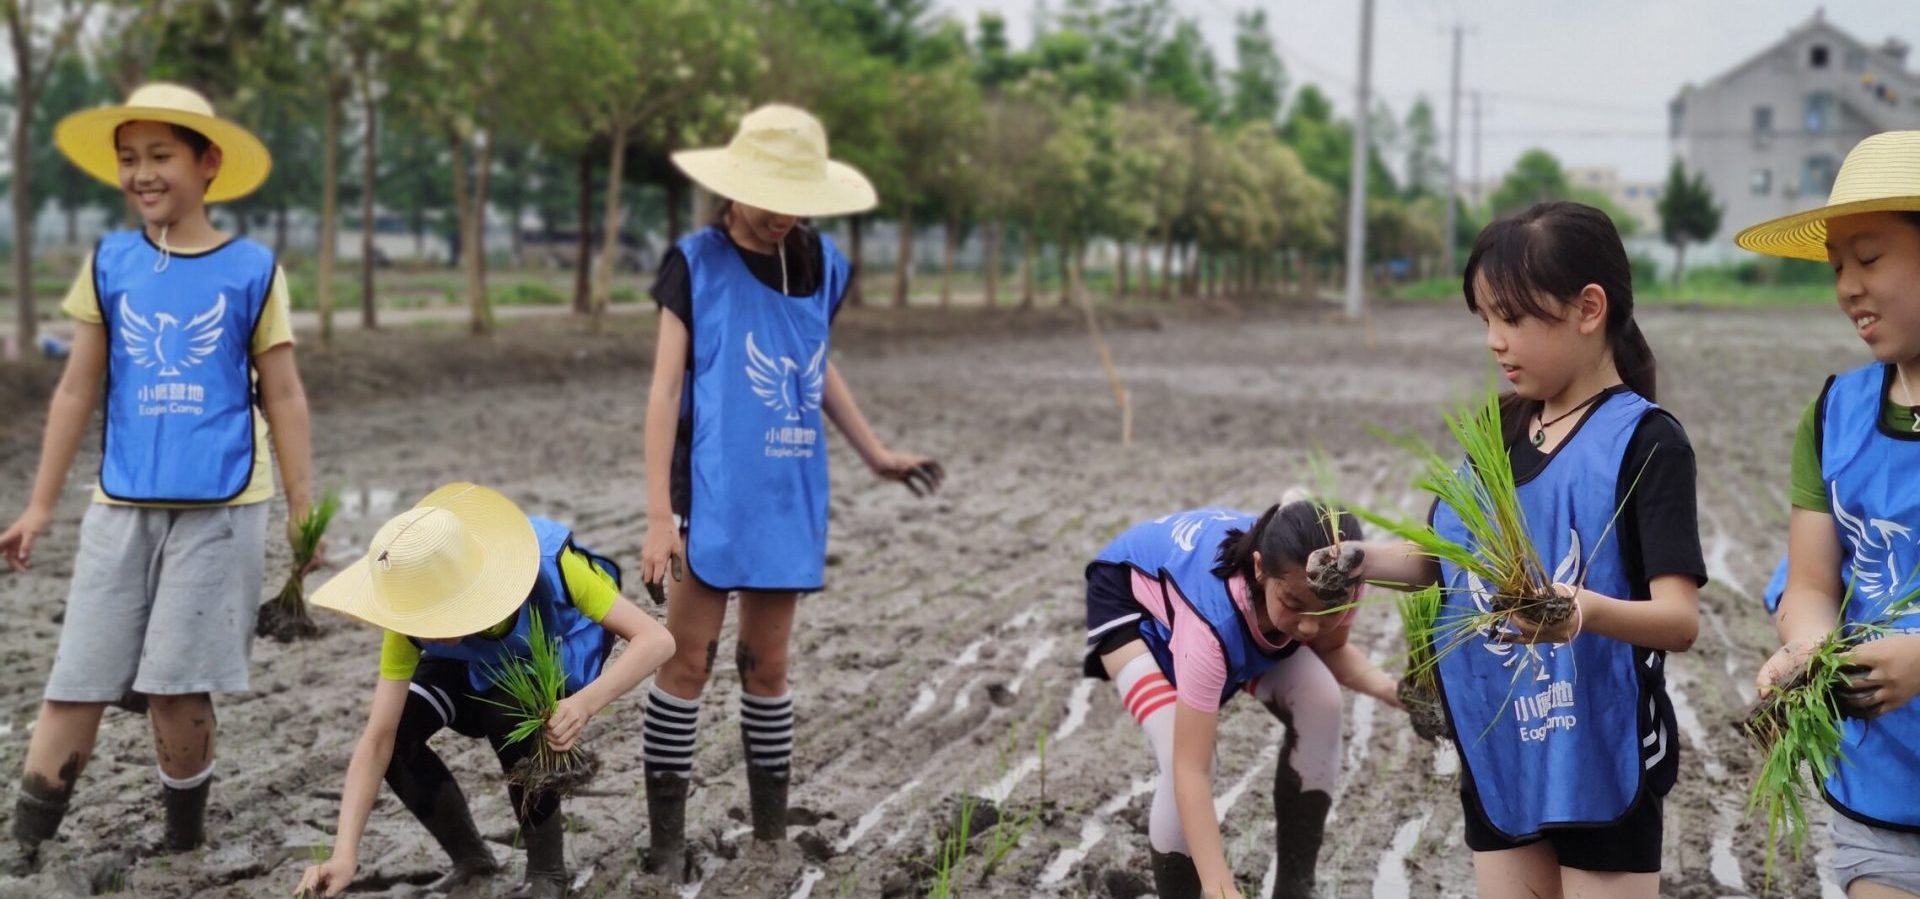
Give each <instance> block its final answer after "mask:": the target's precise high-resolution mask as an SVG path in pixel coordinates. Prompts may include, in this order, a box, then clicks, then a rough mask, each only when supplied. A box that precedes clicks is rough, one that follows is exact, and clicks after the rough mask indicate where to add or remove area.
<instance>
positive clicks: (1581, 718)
mask: <svg viewBox="0 0 1920 899" xmlns="http://www.w3.org/2000/svg"><path fill="white" fill-rule="evenodd" d="M1653 408H1655V407H1654V406H1653V404H1652V403H1650V402H1648V401H1647V400H1645V399H1643V398H1642V397H1640V396H1639V395H1638V394H1635V393H1632V392H1630V391H1625V390H1623V391H1620V392H1617V393H1615V394H1613V395H1612V396H1609V397H1608V398H1607V399H1605V400H1603V401H1602V402H1601V403H1600V405H1599V406H1598V407H1596V408H1595V409H1594V411H1593V412H1592V413H1590V414H1589V417H1588V418H1587V419H1586V420H1585V421H1584V422H1583V423H1582V424H1581V425H1580V426H1579V427H1578V428H1577V429H1576V430H1575V431H1574V433H1573V434H1572V435H1570V436H1569V437H1568V438H1567V439H1566V441H1565V442H1564V443H1562V444H1561V446H1560V447H1559V448H1558V449H1557V450H1555V452H1554V454H1553V457H1552V458H1551V459H1549V460H1548V461H1547V462H1546V463H1545V465H1544V467H1543V468H1541V470H1540V471H1539V472H1538V473H1536V474H1535V475H1534V476H1533V477H1532V478H1530V479H1529V480H1528V481H1526V482H1525V483H1523V484H1521V485H1520V486H1519V498H1520V507H1521V510H1522V512H1523V513H1524V514H1525V517H1526V523H1527V532H1528V533H1529V534H1530V535H1531V536H1532V538H1533V545H1534V547H1535V548H1536V549H1537V550H1538V551H1539V553H1540V558H1541V561H1542V563H1543V564H1544V565H1546V566H1548V572H1549V574H1550V575H1551V576H1552V579H1553V580H1554V581H1556V582H1565V583H1572V584H1582V585H1584V586H1585V587H1586V588H1587V589H1589V590H1592V591H1594V592H1596V593H1599V594H1601V595H1603V596H1611V597H1615V598H1616V599H1623V600H1624V599H1629V598H1630V597H1628V596H1627V593H1628V592H1629V590H1631V589H1632V588H1631V586H1630V585H1629V583H1628V579H1627V572H1626V571H1625V566H1624V564H1623V562H1622V560H1621V557H1620V547H1619V543H1618V536H1617V535H1618V528H1616V527H1612V526H1611V525H1612V524H1613V519H1614V512H1615V503H1616V502H1617V489H1618V487H1619V479H1620V468H1621V464H1622V460H1623V459H1624V458H1625V456H1626V451H1627V444H1628V443H1629V442H1630V441H1631V440H1632V438H1633V432H1634V429H1635V428H1636V427H1637V426H1638V425H1639V423H1640V419H1641V417H1642V416H1643V415H1646V414H1647V413H1648V412H1649V411H1650V410H1652V409H1653ZM1433 528H1434V530H1435V531H1436V532H1438V533H1439V534H1440V535H1441V536H1442V537H1445V538H1447V539H1449V540H1452V541H1454V542H1456V543H1459V544H1461V545H1462V546H1466V547H1469V548H1472V547H1473V546H1474V541H1473V538H1472V536H1471V535H1470V534H1468V532H1467V529H1466V527H1465V526H1464V525H1462V524H1461V522H1460V517H1459V515H1458V514H1456V513H1455V512H1454V510H1453V509H1452V508H1450V507H1448V506H1446V505H1445V504H1439V505H1437V506H1436V508H1435V509H1434V516H1433ZM1440 571H1441V579H1442V582H1443V583H1444V584H1445V585H1446V587H1447V588H1448V589H1447V590H1446V591H1445V595H1446V600H1445V604H1444V605H1443V606H1442V608H1441V612H1440V618H1439V625H1440V627H1441V633H1448V632H1449V630H1450V629H1451V628H1457V627H1459V626H1460V624H1459V622H1460V621H1461V620H1462V619H1463V618H1464V617H1466V616H1467V615H1469V614H1471V613H1473V612H1476V611H1486V610H1488V609H1489V600H1488V595H1487V594H1488V590H1487V588H1486V586H1485V585H1483V584H1481V583H1480V581H1479V579H1478V578H1475V577H1473V576H1471V575H1469V574H1468V573H1466V572H1465V571H1462V570H1461V569H1460V568H1458V567H1457V566H1454V565H1450V564H1446V563H1442V564H1441V566H1440ZM1635 654H1636V653H1635V650H1634V647H1632V646H1630V645H1628V644H1626V643H1622V642H1620V641H1619V640H1614V639H1611V638H1608V637H1602V636H1600V635H1598V634H1591V633H1588V634H1581V635H1580V636H1578V637H1576V638H1575V639H1574V640H1573V641H1572V642H1571V643H1564V644H1544V643H1543V644H1539V645H1537V646H1534V647H1531V648H1529V647H1527V646H1524V645H1513V644H1501V643H1494V642H1492V641H1490V640H1488V639H1486V638H1485V637H1484V635H1473V636H1472V637H1470V638H1468V639H1466V640H1465V641H1464V642H1462V643H1461V644H1460V645H1459V646H1458V647H1457V648H1455V649H1454V650H1453V651H1451V652H1449V653H1447V654H1445V655H1443V656H1441V658H1440V664H1439V673H1440V687H1441V692H1442V693H1443V694H1444V695H1445V699H1446V703H1447V711H1448V713H1449V714H1450V716H1451V718H1452V721H1453V733H1454V741H1455V743H1456V745H1457V746H1458V747H1459V749H1460V757H1461V759H1462V760H1463V761H1464V762H1465V763H1466V765H1467V769H1468V772H1469V773H1470V774H1471V775H1472V777H1473V783H1474V786H1475V788H1476V792H1477V793H1478V796H1479V799H1480V804H1481V807H1482V809H1483V810H1484V811H1485V812H1486V816H1487V820H1488V822H1489V823H1491V824H1492V825H1493V827H1494V829H1495V830H1497V831H1499V832H1500V833H1501V834H1503V835H1505V836H1507V837H1508V838H1509V839H1519V838H1524V837H1528V836H1532V835H1534V834H1537V833H1539V832H1540V830H1541V828H1543V827H1546V826H1550V825H1561V824H1596V823H1598V824H1603V823H1609V822H1612V821H1615V820H1618V819H1619V818H1620V817H1622V816H1623V815H1625V814H1626V813H1627V812H1628V811H1629V810H1630V809H1631V808H1632V805H1633V803H1634V800H1635V799H1636V798H1637V797H1638V796H1639V795H1640V792H1641V786H1642V772H1643V770H1644V768H1643V762H1642V752H1641V750H1642V745H1641V743H1642V739H1643V737H1642V734H1641V730H1642V728H1641V726H1640V722H1641V721H1642V720H1643V719H1642V718H1641V712H1643V711H1645V712H1647V713H1648V714H1649V715H1650V716H1651V715H1652V713H1653V710H1652V709H1651V708H1649V709H1645V710H1643V709H1640V708H1639V707H1638V706H1639V705H1640V703H1641V701H1642V699H1641V681H1640V674H1639V672H1637V671H1636V670H1635V662H1634V658H1635ZM1646 658H1647V664H1648V665H1649V666H1650V667H1652V668H1653V669H1654V671H1653V672H1650V674H1651V675H1652V676H1655V677H1657V674H1658V672H1657V669H1658V666H1659V665H1660V664H1661V655H1660V654H1659V653H1648V654H1647V655H1646ZM1662 689H1663V688H1662ZM1647 701H1648V702H1649V703H1650V704H1651V703H1652V702H1653V701H1654V699H1653V698H1651V697H1650V698H1649V699H1648V700H1647ZM1652 730H1653V734H1654V736H1653V739H1654V740H1655V741H1657V742H1658V743H1659V745H1658V746H1656V747H1653V749H1654V750H1655V751H1657V752H1658V753H1659V755H1655V756H1653V757H1649V758H1648V759H1647V760H1646V761H1645V763H1644V765H1645V766H1646V767H1651V766H1652V765H1653V764H1654V763H1656V762H1658V761H1661V759H1662V757H1663V756H1664V754H1665V753H1671V752H1677V751H1678V750H1679V746H1678V745H1677V744H1674V743H1672V741H1671V736H1670V735H1669V734H1668V733H1667V731H1666V730H1665V729H1664V728H1659V727H1655V728H1653V729H1652Z"/></svg>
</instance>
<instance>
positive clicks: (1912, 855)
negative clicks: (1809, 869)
mask: <svg viewBox="0 0 1920 899" xmlns="http://www.w3.org/2000/svg"><path fill="white" fill-rule="evenodd" d="M1831 831H1832V833H1833V876H1834V879H1836V880H1838V881H1840V886H1841V887H1842V888H1845V887H1848V886H1851V885H1852V884H1853V882H1854V881H1856V880H1861V879H1865V880H1867V881H1869V882H1871V883H1878V884H1884V885H1886V886H1890V887H1893V888H1894V889H1897V890H1905V891H1907V892H1909V893H1913V894H1914V895H1917V896H1920V833H1907V832H1905V831H1900V830H1889V829H1887V828H1884V827H1872V826H1869V825H1866V824H1862V823H1860V822H1858V821H1855V820H1853V819H1852V818H1849V817H1847V816H1846V815H1843V814H1840V813H1839V812H1834V814H1833V824H1832V827H1831Z"/></svg>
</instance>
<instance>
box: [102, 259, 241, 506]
mask: <svg viewBox="0 0 1920 899" xmlns="http://www.w3.org/2000/svg"><path fill="white" fill-rule="evenodd" d="M156 268H158V269H159V271H155V269H156ZM273 271H274V263H273V253H272V251H270V250H268V249H267V248H266V247H263V246H261V245H259V244H257V243H254V242H253V241H251V240H246V239H244V238H242V239H236V240H232V241H229V242H227V243H226V244H224V245H222V246H220V247H219V248H217V249H214V250H211V251H208V252H205V253H199V254H194V255H181V254H179V253H173V254H170V255H168V256H166V257H163V256H162V255H161V253H160V251H159V249H158V248H156V247H155V246H154V245H153V244H152V243H151V242H149V241H148V240H147V237H146V235H145V234H144V233H142V232H140V231H115V232H112V233H109V234H107V235H106V236H105V237H102V238H100V244H99V246H98V247H97V248H96V249H95V250H94V252H93V278H94V281H93V286H94V293H95V296H96V298H97V299H98V301H99V303H100V319H101V322H102V324H103V325H104V326H105V328H106V332H107V386H106V424H105V426H104V428H103V431H102V433H103V435H104V437H103V443H104V444H105V445H104V448H103V451H102V453H101V458H100V489H101V490H103V491H105V492H106V494H107V495H108V496H110V497H113V498H114V499H120V500H129V501H137V502H169V503H218V502H225V501H227V500H230V499H233V498H234V497H236V496H239V495H240V493H241V492H242V491H244V490H245V489H246V488H247V482H248V480H249V479H251V478H252V476H253V451H254V439H253V399H254V396H253V353H252V343H253V329H254V326H255V325H256V324H257V323H258V322H259V320H260V313H261V310H262V309H263V308H264V307H265V305H266V301H267V292H268V289H269V288H270V287H271V286H272V284H273Z"/></svg>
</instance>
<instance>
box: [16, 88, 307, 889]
mask: <svg viewBox="0 0 1920 899" xmlns="http://www.w3.org/2000/svg"><path fill="white" fill-rule="evenodd" d="M54 142H55V143H56V144H57V145H58V146H59V148H60V151H61V152H62V153H64V154H66V156H67V158H68V159H70V160H72V161H73V163H74V164H75V165H77V166H79V167H80V168H81V169H83V170H85V171H86V172H88V173H89V174H92V175H94V176H95V177H98V178H100V179H101V180H103V181H106V182H108V183H110V184H115V185H118V186H119V187H120V190H121V191H122V193H124V194H125V196H126V198H127V202H128V203H129V204H130V205H131V206H132V207H133V208H134V209H135V210H137V211H138V213H139V215H140V218H141V220H142V223H143V227H141V228H138V229H133V230H127V231H116V232H113V233H109V234H107V235H106V236H104V237H102V238H101V239H100V243H99V245H98V246H97V247H95V249H94V251H93V254H92V255H91V256H89V257H88V259H87V261H86V262H85V263H84V264H83V265H82V266H81V269H80V274H79V275H78V277H76V278H75V279H74V282H73V288H72V289H71V290H70V291H69V292H68V294H67V298H66V302H65V303H63V304H62V306H61V308H62V310H63V311H65V312H66V313H67V315H69V316H71V317H72V318H73V320H74V341H73V351H72V355H70V356H69V357H68V359H67V363H66V370H65V372H64V374H62V376H61V378H60V384H59V386H58V387H57V388H56V389H55V391H54V394H53V402H52V404H51V408H50V409H49V410H48V414H47V430H46V437H45V440H44V442H43V444H42V447H41V453H40V466H39V470H38V472H37V473H36V475H35V477H34V482H33V492H32V498H31V500H30V501H29V502H28V504H27V508H26V510H25V511H24V512H22V513H21V514H20V517H19V518H18V519H17V520H15V521H14V522H13V524H12V526H11V527H8V528H7V529H6V531H5V532H3V533H0V557H4V558H5V559H6V561H7V562H8V564H10V565H11V566H12V567H13V568H14V569H16V570H24V569H25V568H26V567H27V564H28V561H29V559H30V558H31V556H32V553H33V546H34V540H35V538H36V537H38V536H39V535H40V534H41V533H42V532H43V531H45V530H46V528H47V525H48V524H49V523H50V522H51V520H52V517H53V510H54V505H55V502H56V501H57V500H58V499H59V496H60V490H61V487H62V486H63V485H64V484H65V482H66V479H67V470H68V468H69V467H70V466H71V465H72V463H73V457H74V453H75V451H76V448H77V447H78V445H79V443H80V438H81V436H82V435H83V434H84V433H85V432H86V430H87V422H88V419H89V418H91V417H92V414H93V407H94V400H95V398H97V397H99V396H100V395H101V394H102V393H103V392H104V394H105V396H106V413H105V423H104V425H103V426H102V432H103V435H104V437H103V440H102V444H103V446H102V456H101V460H100V473H99V483H98V486H97V487H96V488H95V489H94V494H93V504H92V505H91V506H90V507H89V508H88V509H87V512H86V515H85V517H84V518H83V519H82V521H81V524H80V540H79V551H78V553H77V556H76V558H75V559H74V567H73V581H72V587H71V591H70V592H69V594H68V597H67V606H66V619H65V624H64V625H63V627H62V629H61V633H60V644H59V649H58V650H57V651H56V652H55V655H54V660H53V671H52V673H51V674H50V675H49V676H48V678H47V685H46V694H45V695H46V701H45V702H44V703H43V704H42V705H41V707H40V717H39V720H38V722H37V724H36V725H35V727H34V729H33V740H32V742H31V743H30V745H29V746H28V748H27V757H26V764H25V769H26V770H25V773H24V774H23V776H22V777H21V782H20V793H19V798H18V804H17V806H16V809H15V812H14V817H13V841H12V843H11V844H9V846H7V847H5V848H0V855H4V856H6V858H5V860H4V861H5V866H6V867H10V868H13V869H14V870H16V871H19V870H23V869H31V868H33V867H35V866H36V865H37V863H38V854H39V850H40V847H41V844H42V843H44V842H46V841H47V840H48V839H50V838H52V837H53V836H54V833H55V831H56V830H58V828H59V826H60V822H61V819H62V818H63V817H64V816H65V815H66V812H67V807H68V803H69V800H70V798H71V797H72V795H73V788H74V782H75V781H76V779H77V778H78V777H79V775H80V771H81V770H82V769H83V768H85V767H86V764H87V759H88V757H89V756H90V755H91V754H92V752H93V744H94V738H95V734H96V732H97V730H98V728H99V725H100V716H101V713H102V711H103V710H104V709H105V708H106V705H107V704H108V703H109V702H113V701H116V700H119V699H121V698H122V697H123V696H130V695H131V693H138V694H144V695H145V698H146V704H147V707H148V714H149V715H150V716H151V717H152V720H153V736H154V749H155V753H156V755H158V757H159V780H160V783H161V784H162V787H163V789H162V795H163V796H164V797H165V802H164V804H165V808H166V832H165V838H164V847H165V849H167V850H169V851H181V850H186V849H192V848H194V847H196V846H199V845H201V843H202V842H204V840H205V813H206V805H207V791H208V780H209V778H210V777H211V776H212V774H213V745H214V741H213V732H214V715H213V705H212V702H211V700H210V699H209V694H211V693H214V692H221V691H240V690H245V689H246V688H247V661H248V656H249V653H250V651H251V648H252V646H253V623H254V616H255V614H256V612H257V610H258V608H259V604H260V578H261V569H262V567H263V565H264V563H265V540H266V533H267V507H268V505H269V503H268V500H270V499H272V498H273V492H274V486H273V484H274V482H273V474H272V471H271V467H270V466H271V464H272V462H271V460H272V459H273V458H275V457H277V458H278V459H279V462H280V476H281V480H282V482H283V483H284V484H285V486H286V491H287V506H288V512H289V524H288V528H289V532H290V533H291V532H292V527H293V526H292V522H293V521H297V520H298V519H299V518H300V517H301V516H303V515H305V514H306V511H307V504H308V479H307V470H308V448H307V400H306V395H305V393H304V392H303V391H302V388H301V386H300V376H299V373H298V371H297V370H296V369H295V368H294V360H293V332H292V330H291V328H290V327H289V324H288V300H287V288H286V277H285V275H284V273H282V272H281V270H280V267H279V266H278V265H277V264H276V263H275V261H274V257H273V253H272V252H271V251H269V250H268V249H267V248H266V247H263V246H261V245H260V244H257V243H254V242H253V241H250V240H246V239H244V238H233V237H229V236H227V235H225V234H222V233H220V232H219V231H217V230H215V228H214V227H213V224H212V223H211V222H210V221H208V218H207V204H208V203H210V202H218V201H221V200H230V199H233V198H236V197H240V196H243V195H245V194H246V193H248V192H249V191H251V190H253V189H254V188H256V187H258V186H259V185H260V183H261V182H262V181H264V180H265V179H266V177H267V169H268V167H269V161H268V158H267V151H266V148H265V147H263V146H261V144H260V141H259V140H258V139H256V138H255V137H254V136H253V135H252V134H249V133H247V131H246V129H244V128H241V127H240V126H238V125H235V124H234V123H232V122H229V121H226V120H224V119H221V118H219V117H217V116H215V115H214V113H213V109H212V107H211V106H209V105H208V103H207V101H206V99H205V98H203V97H201V96H200V95H199V94H197V93H195V92H193V91H192V90H189V89H187V88H184V87H180V86H178V85H172V84H149V85H146V86H144V87H141V88H140V89H138V90H136V91H134V92H133V94H132V96H130V97H128V98H127V102H126V104H125V105H122V106H110V107H103V108H99V109H91V110H87V111H84V112H77V113H74V114H72V115H69V116H67V117H66V118H65V119H63V120H61V122H60V123H59V125H58V126H57V127H56V128H55V129H54ZM263 413H264V418H263V415H262V414H263ZM269 439H271V440H272V444H273V450H274V452H272V453H269V452H268V440H269Z"/></svg>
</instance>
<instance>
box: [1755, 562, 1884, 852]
mask: <svg viewBox="0 0 1920 899" xmlns="http://www.w3.org/2000/svg"><path fill="white" fill-rule="evenodd" d="M1851 600H1852V591H1851V588H1849V591H1848V595H1847V596H1846V597H1844V598H1842V600H1841V609H1842V611H1843V612H1844V610H1845V609H1846V605H1847V603H1848V602H1850V601H1851ZM1916 609H1920V589H1916V590H1914V591H1913V592H1911V593H1908V594H1907V595H1906V596H1904V597H1901V598H1900V599H1898V600H1895V601H1894V602H1893V603H1892V604H1890V605H1888V606H1887V608H1886V609H1885V610H1883V611H1882V612H1881V613H1880V614H1879V615H1878V616H1876V617H1875V618H1874V619H1873V620H1871V621H1863V622H1848V623H1845V624H1842V625H1841V626H1840V627H1837V628H1835V629H1834V630H1833V631H1832V632H1830V633H1828V634H1827V636H1826V637H1824V638H1823V639H1821V641H1820V643H1819V644H1818V645H1817V646H1815V647H1814V649H1813V652H1812V653H1810V654H1809V655H1808V658H1807V663H1806V666H1805V667H1803V668H1802V669H1801V670H1799V671H1798V672H1795V673H1794V674H1793V675H1792V676H1791V677H1789V678H1788V679H1787V680H1786V681H1785V682H1783V683H1781V684H1779V685H1777V686H1776V687H1774V688H1773V689H1771V690H1768V691H1767V693H1766V695H1765V696H1763V697H1761V699H1760V702H1759V704H1758V705H1756V706H1755V707H1754V709H1753V711H1752V713H1751V714H1749V715H1748V716H1747V720H1746V723H1745V728H1744V729H1745V731H1746V735H1747V740H1748V741H1749V742H1750V743H1751V744H1752V745H1753V747H1754V749H1755V750H1757V751H1758V752H1759V754H1760V756H1761V763H1760V767H1759V769H1758V773H1756V774H1755V775H1754V779H1753V788H1752V789H1751V790H1750V791H1749V792H1748V794H1747V812H1748V814H1752V813H1753V812H1754V811H1755V810H1759V811H1760V812H1761V813H1763V814H1764V815H1765V816H1766V821H1767V848H1766V853H1767V854H1766V879H1767V883H1768V885H1769V887H1770V886H1771V884H1772V882H1773V860H1774V855H1775V851H1776V849H1777V847H1778V845H1779V843H1780V841H1781V839H1782V838H1784V839H1785V840H1786V842H1787V844H1788V846H1789V848H1790V849H1791V851H1792V853H1793V857H1794V858H1795V859H1796V860H1797V859H1799V858H1800V854H1801V851H1802V850H1803V849H1805V848H1806V842H1807V809H1806V807H1807V804H1808V803H1809V802H1811V801H1812V800H1811V797H1814V796H1818V795H1819V794H1820V789H1821V784H1822V783H1823V782H1825V781H1826V779H1827V776H1828V775H1830V774H1832V773H1833V769H1834V766H1835V765H1837V764H1838V763H1839V762H1840V760H1841V757H1842V752H1841V745H1840V744H1841V740H1842V733H1841V724H1840V718H1841V710H1840V704H1839V702H1838V698H1837V696H1836V692H1837V691H1839V690H1840V689H1842V688H1844V687H1846V686H1847V685H1848V683H1850V677H1849V675H1850V674H1851V673H1853V668H1854V666H1852V665H1850V664H1849V663H1848V662H1847V661H1846V657H1847V654H1848V653H1849V652H1851V651H1853V649H1854V648H1855V647H1857V646H1859V645H1860V644H1862V643H1865V642H1868V641H1870V640H1873V639H1876V638H1878V637H1882V636H1885V635H1886V634H1887V633H1888V632H1889V630H1890V627H1891V625H1892V624H1893V622H1894V621H1895V619H1898V618H1900V617H1901V616H1903V615H1905V614H1907V613H1909V612H1913V611H1915V610H1916Z"/></svg>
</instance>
